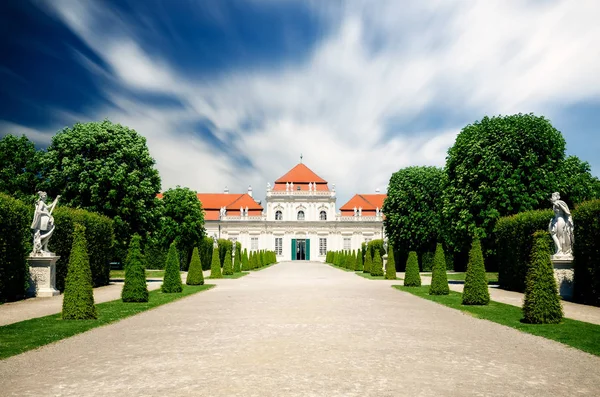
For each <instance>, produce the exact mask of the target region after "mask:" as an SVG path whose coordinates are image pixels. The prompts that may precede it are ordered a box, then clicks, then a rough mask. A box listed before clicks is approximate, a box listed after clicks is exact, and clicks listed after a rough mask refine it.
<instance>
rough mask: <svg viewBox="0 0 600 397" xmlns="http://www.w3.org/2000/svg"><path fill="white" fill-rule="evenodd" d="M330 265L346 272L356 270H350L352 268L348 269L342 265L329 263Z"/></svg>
mask: <svg viewBox="0 0 600 397" xmlns="http://www.w3.org/2000/svg"><path fill="white" fill-rule="evenodd" d="M328 265H329V266H331V267H333V268H335V269H340V270H343V271H345V272H354V270H350V269H346V268H345V267H340V266H336V265H334V264H331V263H328Z"/></svg>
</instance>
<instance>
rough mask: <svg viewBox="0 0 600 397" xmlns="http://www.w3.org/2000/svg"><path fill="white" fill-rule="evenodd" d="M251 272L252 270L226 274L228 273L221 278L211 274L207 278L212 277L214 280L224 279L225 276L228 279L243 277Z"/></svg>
mask: <svg viewBox="0 0 600 397" xmlns="http://www.w3.org/2000/svg"><path fill="white" fill-rule="evenodd" d="M249 274H250V272H246V271H244V272H241V273H233V274H231V275H228V276H226V275H223V277H221V278H214V277H210V276H209V277H206V278H207V279H209V280H211V279H212V280H220V279H224V278H228V279H236V278H241V277H244V276H247V275H249Z"/></svg>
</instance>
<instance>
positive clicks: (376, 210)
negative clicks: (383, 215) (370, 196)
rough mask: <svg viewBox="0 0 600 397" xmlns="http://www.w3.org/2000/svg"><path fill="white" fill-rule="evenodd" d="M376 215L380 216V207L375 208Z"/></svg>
mask: <svg viewBox="0 0 600 397" xmlns="http://www.w3.org/2000/svg"><path fill="white" fill-rule="evenodd" d="M375 215H377V216H379V207H377V208H376V209H375Z"/></svg>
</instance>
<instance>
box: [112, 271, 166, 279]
mask: <svg viewBox="0 0 600 397" xmlns="http://www.w3.org/2000/svg"><path fill="white" fill-rule="evenodd" d="M163 277H165V271H164V270H149V269H146V278H163ZM110 278H125V270H111V271H110Z"/></svg>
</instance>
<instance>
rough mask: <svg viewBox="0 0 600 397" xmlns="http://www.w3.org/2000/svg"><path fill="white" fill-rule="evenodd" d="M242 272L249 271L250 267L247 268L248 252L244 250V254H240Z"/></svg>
mask: <svg viewBox="0 0 600 397" xmlns="http://www.w3.org/2000/svg"><path fill="white" fill-rule="evenodd" d="M242 270H243V271H247V270H250V267H249V266H248V250H247V249H246V248H244V253H243V254H242Z"/></svg>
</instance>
